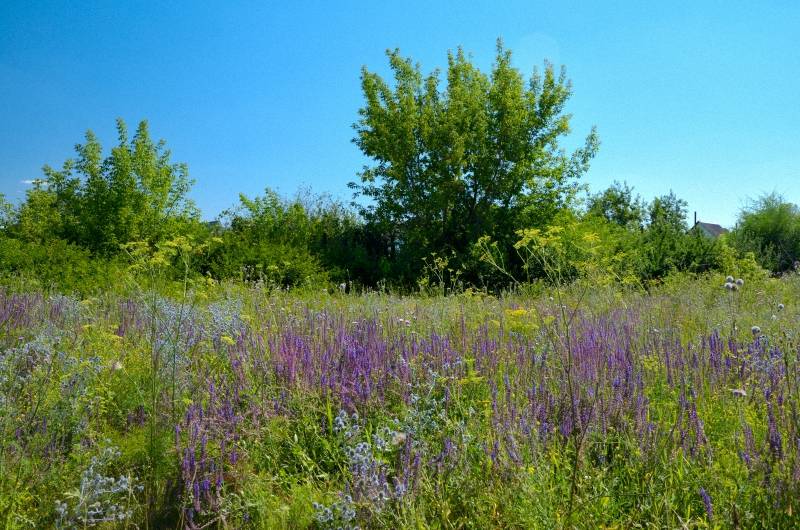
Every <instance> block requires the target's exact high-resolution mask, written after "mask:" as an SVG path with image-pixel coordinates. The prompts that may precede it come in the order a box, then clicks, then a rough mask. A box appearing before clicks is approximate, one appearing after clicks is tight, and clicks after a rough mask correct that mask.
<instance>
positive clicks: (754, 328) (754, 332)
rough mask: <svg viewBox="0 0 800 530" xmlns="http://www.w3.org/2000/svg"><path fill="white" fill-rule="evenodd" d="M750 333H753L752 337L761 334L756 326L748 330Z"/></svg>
mask: <svg viewBox="0 0 800 530" xmlns="http://www.w3.org/2000/svg"><path fill="white" fill-rule="evenodd" d="M750 331H752V332H753V335H756V336H758V335H759V334H760V333H761V328H760V327H758V326H753V327H752V328H750Z"/></svg>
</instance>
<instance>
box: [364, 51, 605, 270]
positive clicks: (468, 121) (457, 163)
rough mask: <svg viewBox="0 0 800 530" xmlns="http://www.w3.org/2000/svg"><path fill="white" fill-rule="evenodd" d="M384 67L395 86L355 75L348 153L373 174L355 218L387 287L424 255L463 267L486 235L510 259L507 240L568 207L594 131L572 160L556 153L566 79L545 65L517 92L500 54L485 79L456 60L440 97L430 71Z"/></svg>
mask: <svg viewBox="0 0 800 530" xmlns="http://www.w3.org/2000/svg"><path fill="white" fill-rule="evenodd" d="M388 56H389V64H390V66H391V69H392V72H393V74H394V86H390V84H389V83H387V82H386V81H385V80H384V79H382V78H381V77H380V76H379V75H377V74H375V73H372V72H370V71H368V70H367V69H366V68H365V69H363V70H362V76H361V84H362V90H363V93H364V99H365V106H364V107H363V108H362V109H361V110H360V111H359V114H360V116H361V119H360V120H359V121H358V123H357V124H355V126H354V127H355V129H356V132H357V136H356V138H355V139H354V141H355V143H356V145H358V147H359V148H360V149H361V150H362V152H363V153H364V154H365V155H366V156H368V157H369V158H371V159H372V160H374V162H375V165H373V166H372V167H369V168H367V169H365V171H364V172H363V173H362V174H361V183H360V184H355V183H354V184H351V186H352V187H353V188H355V189H356V190H357V192H358V193H359V194H360V195H361V196H363V197H366V198H368V199H369V200H370V204H369V205H367V206H364V207H363V208H362V214H363V215H364V217H365V219H366V220H367V221H368V223H370V224H371V225H373V226H375V227H377V230H378V231H379V232H380V233H382V234H383V235H384V237H385V247H384V252H385V254H386V255H387V256H389V258H390V260H391V261H392V262H393V268H394V275H395V276H396V277H400V278H406V279H413V278H414V277H415V276H416V274H417V272H418V271H419V267H420V266H421V260H422V258H423V257H425V256H428V255H430V254H431V253H432V252H450V251H453V252H455V253H456V255H457V256H458V257H459V259H462V260H463V259H466V258H467V256H468V255H469V252H470V249H471V247H472V245H473V244H474V243H475V242H476V241H477V240H478V238H479V237H481V236H482V235H484V234H497V236H498V237H501V238H502V243H503V244H504V246H505V248H506V249H510V244H511V243H512V241H511V240H512V239H513V233H514V230H516V229H517V228H519V227H520V226H539V225H540V224H541V223H542V222H543V221H546V220H547V219H549V218H551V217H552V215H554V214H555V213H556V212H557V211H559V210H560V209H562V208H563V207H564V206H565V205H567V204H568V203H569V202H570V199H571V198H572V196H573V195H574V193H575V191H576V184H575V181H576V179H577V178H578V177H580V176H581V175H582V174H583V173H584V172H585V171H586V170H587V169H588V164H589V160H590V159H591V158H592V157H593V156H594V154H595V152H596V151H597V146H598V140H597V137H596V135H595V133H594V131H592V132H591V133H590V134H589V136H588V137H587V138H586V144H585V146H584V147H582V148H579V149H577V150H575V151H574V152H573V153H572V154H569V155H568V154H566V153H565V152H564V151H563V150H562V149H560V147H559V140H560V139H561V138H562V137H563V136H564V135H566V134H567V133H568V132H569V115H568V114H565V113H564V105H565V104H566V101H567V99H568V98H569V96H570V95H571V93H572V87H571V84H570V83H569V81H567V79H566V75H565V73H564V70H563V69H562V71H561V72H560V74H559V73H556V72H555V70H554V68H553V67H552V66H551V65H549V64H546V65H545V68H544V71H543V72H542V73H539V72H538V71H536V72H534V74H533V77H532V78H531V79H530V81H529V82H528V83H526V82H525V80H524V78H523V76H522V74H521V73H520V72H519V70H517V69H516V68H514V67H513V66H512V64H511V52H510V51H508V50H506V49H504V48H503V46H502V44H500V43H498V47H497V54H496V56H495V64H494V65H493V68H492V71H491V73H490V74H488V75H487V74H485V73H483V72H481V71H480V70H478V69H477V68H476V67H475V66H474V65H473V64H472V62H471V61H470V59H469V58H468V57H467V56H466V55H465V53H464V52H463V50H461V49H458V50H457V51H456V52H455V53H450V54H448V66H447V71H446V73H445V78H446V85H445V86H444V87H442V86H441V79H440V75H439V72H438V71H434V72H433V73H431V74H430V75H428V76H423V74H422V73H421V71H420V67H419V66H415V65H414V64H413V63H412V62H411V60H410V59H406V58H403V57H401V55H400V52H399V51H397V50H395V51H390V52H388ZM473 279H474V278H473Z"/></svg>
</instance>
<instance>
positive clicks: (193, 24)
mask: <svg viewBox="0 0 800 530" xmlns="http://www.w3.org/2000/svg"><path fill="white" fill-rule="evenodd" d="M283 4H284V5H272V4H271V3H269V2H252V3H249V2H218V3H211V2H203V3H202V6H203V7H202V8H199V7H197V6H200V5H201V3H199V2H185V3H182V4H181V3H178V2H163V1H162V2H152V3H148V2H143V1H128V2H97V3H93V2H83V3H81V4H80V7H79V4H78V3H76V2H47V1H42V2H27V1H25V2H23V1H15V0H12V1H8V0H6V1H5V2H3V3H2V5H0V192H2V193H5V194H6V196H7V197H9V198H12V199H19V198H21V197H23V196H24V192H25V189H26V185H25V184H24V183H23V181H25V180H29V179H32V178H36V177H38V176H40V175H41V171H40V168H41V166H42V165H43V164H45V163H49V164H51V165H60V164H61V163H62V162H63V160H64V159H65V158H67V157H69V156H71V155H72V146H73V145H74V144H75V143H77V142H79V141H81V139H82V136H83V133H84V131H85V130H86V129H89V128H91V129H92V130H94V131H95V132H96V133H97V134H98V135H99V136H100V138H101V140H103V141H104V144H105V145H107V146H110V145H111V144H112V143H113V142H114V141H115V135H114V120H115V118H116V117H118V116H119V117H122V118H124V119H125V120H126V121H128V123H129V126H130V127H134V126H135V124H136V122H137V121H138V120H139V119H142V118H146V119H147V120H149V122H150V125H151V130H152V132H153V134H154V135H155V136H157V137H161V138H165V139H166V140H167V143H168V145H169V147H170V148H171V150H172V152H173V158H174V160H176V161H185V162H188V164H189V168H190V173H191V176H192V177H193V178H194V179H195V180H196V184H195V188H194V190H193V192H192V196H193V198H194V199H195V201H196V202H197V204H198V205H199V206H200V208H201V209H202V210H203V212H204V216H205V217H207V218H213V217H214V216H215V215H216V214H217V213H219V212H220V211H221V210H223V209H225V208H227V207H230V206H232V205H233V204H235V203H236V202H237V197H238V194H239V192H244V193H246V194H249V195H254V194H258V193H261V192H262V191H263V189H264V188H265V187H266V186H270V187H273V188H276V189H278V190H279V191H280V192H282V193H284V194H288V195H291V194H294V192H295V191H296V190H298V188H301V187H310V188H312V189H313V190H314V191H317V192H329V193H331V194H332V195H334V196H336V197H339V198H343V199H349V198H350V192H349V190H348V189H347V188H346V184H347V182H349V181H351V180H355V179H356V173H357V171H358V170H359V169H360V168H361V166H362V165H363V164H364V163H365V160H364V159H363V157H362V156H361V154H360V153H359V151H358V149H357V148H356V147H355V146H354V145H353V144H352V143H351V141H350V140H351V138H352V136H353V130H352V128H351V125H352V123H353V122H354V121H355V120H356V117H357V110H358V108H359V106H360V105H361V93H360V87H359V69H360V68H361V66H362V65H366V66H367V67H368V68H370V69H372V70H375V71H378V72H381V73H387V66H386V64H387V62H386V57H385V55H384V52H385V50H386V49H387V48H395V47H398V48H400V49H401V51H402V52H403V53H404V54H405V55H408V56H411V57H413V58H414V59H415V60H416V61H418V62H420V63H421V65H422V67H423V70H424V71H429V70H431V69H433V68H434V67H440V66H442V65H443V64H445V60H446V52H447V50H448V49H453V48H455V47H456V46H458V45H462V46H463V47H464V48H465V50H466V51H468V52H470V53H472V55H473V57H474V60H475V62H476V63H477V64H478V65H479V66H480V67H482V68H484V69H488V68H489V67H490V66H491V61H492V56H493V53H494V46H495V40H496V38H497V37H502V38H503V39H504V41H505V43H506V45H507V47H509V48H510V49H511V50H512V51H513V52H514V56H515V63H516V65H517V66H518V67H519V68H520V69H522V70H523V71H525V72H530V71H531V70H532V68H533V66H534V65H541V64H542V61H543V60H544V59H545V58H548V59H550V60H551V61H553V62H554V63H556V64H564V65H566V67H567V71H568V75H569V77H570V78H571V79H572V81H573V84H574V92H575V94H574V96H573V98H572V99H571V100H570V103H569V106H568V110H569V111H570V112H572V113H573V114H574V119H573V130H574V137H573V138H572V139H571V140H570V141H569V142H568V144H570V145H571V144H577V143H578V142H580V140H582V138H583V136H585V134H586V133H587V132H588V131H589V129H590V127H591V126H592V125H597V128H598V132H599V135H600V139H601V141H602V146H601V149H600V153H599V154H598V156H597V158H596V159H595V160H594V162H593V165H592V169H591V170H590V172H589V173H588V174H587V176H586V177H585V182H587V183H588V184H589V185H590V187H591V188H592V189H593V190H595V191H597V190H600V189H603V188H604V187H605V186H607V185H608V184H610V183H611V182H612V181H614V180H625V181H627V182H628V183H629V184H631V185H632V186H634V187H635V189H636V190H637V192H639V193H640V194H642V195H643V196H644V197H645V198H648V199H649V198H651V197H653V196H655V195H658V194H662V193H666V192H668V191H669V190H670V189H672V190H674V191H675V192H676V193H677V194H678V195H679V196H681V197H683V198H685V199H686V200H687V201H688V202H689V207H690V216H691V211H694V210H696V211H698V215H699V217H700V218H701V219H702V220H706V221H712V222H720V223H722V224H724V225H732V224H733V223H734V221H735V218H736V213H737V212H738V210H739V209H740V208H741V207H742V206H744V205H746V200H747V198H748V197H751V198H752V197H756V196H758V195H759V194H762V193H765V192H771V191H778V192H780V193H782V194H784V196H785V197H786V198H787V199H789V200H791V201H793V202H796V203H800V99H799V98H800V36H798V35H800V30H798V28H800V3H798V2H796V1H770V0H765V1H763V2H753V1H748V2H735V1H718V2H701V1H692V2H684V3H681V2H658V3H656V2H641V1H634V2H599V1H591V2H589V1H587V2H552V1H550V2H533V1H527V2H524V1H521V2H483V3H481V2H452V3H450V2H447V3H446V2H431V1H426V2H402V3H401V2H393V3H388V2H376V1H374V0H373V1H371V2H319V3H309V2H286V3H283Z"/></svg>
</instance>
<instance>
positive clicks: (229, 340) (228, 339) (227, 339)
mask: <svg viewBox="0 0 800 530" xmlns="http://www.w3.org/2000/svg"><path fill="white" fill-rule="evenodd" d="M220 340H221V341H222V342H224V343H225V344H227V345H228V346H233V345H234V344H236V341H235V340H233V339H232V338H231V337H229V336H228V335H223V336H222V337H220Z"/></svg>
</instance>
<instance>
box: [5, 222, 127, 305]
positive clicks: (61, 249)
mask: <svg viewBox="0 0 800 530" xmlns="http://www.w3.org/2000/svg"><path fill="white" fill-rule="evenodd" d="M0 270H2V281H3V282H17V283H20V282H21V283H23V284H28V285H29V286H39V287H42V288H45V289H48V290H50V289H52V290H56V291H61V292H69V293H71V292H74V293H83V294H91V293H94V292H96V291H98V290H101V289H109V288H111V287H112V286H114V285H117V284H118V283H119V282H120V280H121V279H122V278H124V277H125V275H126V271H125V266H124V264H123V263H122V262H121V260H115V259H99V258H96V257H93V256H92V255H91V253H90V252H89V251H88V250H86V249H84V248H81V247H79V246H76V245H73V244H71V243H68V242H66V241H64V240H62V239H50V240H47V241H42V242H36V241H30V242H29V241H25V240H21V239H15V238H10V237H7V236H4V235H0Z"/></svg>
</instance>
